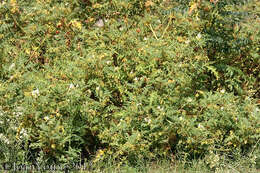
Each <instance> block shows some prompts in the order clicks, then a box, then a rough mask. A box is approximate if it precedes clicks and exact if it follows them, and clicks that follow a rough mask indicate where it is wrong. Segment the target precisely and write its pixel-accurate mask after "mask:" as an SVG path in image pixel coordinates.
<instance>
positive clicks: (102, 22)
mask: <svg viewBox="0 0 260 173" xmlns="http://www.w3.org/2000/svg"><path fill="white" fill-rule="evenodd" d="M95 26H96V27H99V28H102V27H104V21H103V19H99V20H98V21H97V22H96V23H95Z"/></svg>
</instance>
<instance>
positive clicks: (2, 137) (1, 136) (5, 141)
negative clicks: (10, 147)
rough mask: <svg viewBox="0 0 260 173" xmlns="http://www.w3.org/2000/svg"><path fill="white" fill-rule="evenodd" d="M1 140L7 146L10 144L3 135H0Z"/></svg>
mask: <svg viewBox="0 0 260 173" xmlns="http://www.w3.org/2000/svg"><path fill="white" fill-rule="evenodd" d="M0 140H1V141H3V142H4V143H6V144H10V141H9V140H8V139H7V138H6V136H4V135H3V134H2V133H0Z"/></svg>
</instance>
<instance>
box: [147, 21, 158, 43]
mask: <svg viewBox="0 0 260 173" xmlns="http://www.w3.org/2000/svg"><path fill="white" fill-rule="evenodd" d="M149 27H150V29H151V31H152V33H153V35H154V37H155V38H156V40H158V37H157V36H156V34H155V32H154V30H153V28H152V25H151V24H149Z"/></svg>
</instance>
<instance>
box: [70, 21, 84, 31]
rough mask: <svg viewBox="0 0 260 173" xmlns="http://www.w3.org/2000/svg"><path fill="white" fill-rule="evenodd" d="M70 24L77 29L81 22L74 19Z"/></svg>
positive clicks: (80, 26)
mask: <svg viewBox="0 0 260 173" xmlns="http://www.w3.org/2000/svg"><path fill="white" fill-rule="evenodd" d="M71 25H72V26H73V27H75V28H77V29H78V30H81V29H82V24H81V23H80V22H78V21H76V20H73V21H71Z"/></svg>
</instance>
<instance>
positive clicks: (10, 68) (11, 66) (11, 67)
mask: <svg viewBox="0 0 260 173" xmlns="http://www.w3.org/2000/svg"><path fill="white" fill-rule="evenodd" d="M14 67H15V63H13V64H11V65H10V67H9V69H8V70H9V71H10V70H12V69H13V68H14Z"/></svg>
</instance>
